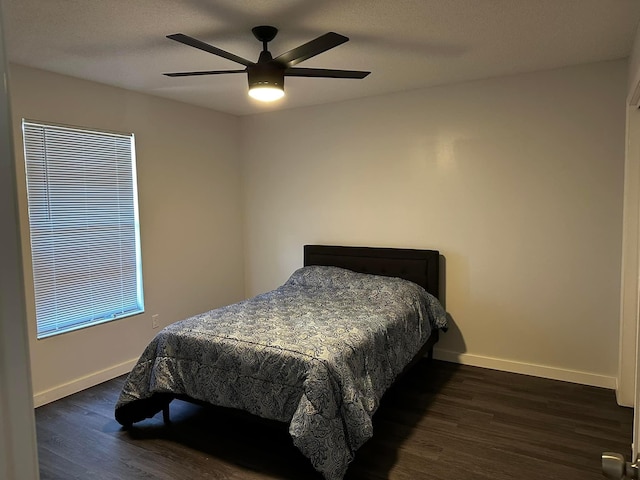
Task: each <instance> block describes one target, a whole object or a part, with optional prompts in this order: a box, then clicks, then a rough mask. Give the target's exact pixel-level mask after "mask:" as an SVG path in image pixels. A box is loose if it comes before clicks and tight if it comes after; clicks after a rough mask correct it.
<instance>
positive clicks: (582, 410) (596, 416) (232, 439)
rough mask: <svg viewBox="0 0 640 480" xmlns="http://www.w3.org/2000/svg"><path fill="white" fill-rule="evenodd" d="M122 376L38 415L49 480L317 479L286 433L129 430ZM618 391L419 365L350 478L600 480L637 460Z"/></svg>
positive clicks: (202, 418)
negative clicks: (609, 468)
mask: <svg viewBox="0 0 640 480" xmlns="http://www.w3.org/2000/svg"><path fill="white" fill-rule="evenodd" d="M123 381H124V378H123V377H120V378H116V379H114V380H111V381H109V382H106V383H103V384H101V385H98V386H96V387H93V388H91V389H88V390H85V391H83V392H80V393H78V394H75V395H72V396H70V397H67V398H64V399H62V400H59V401H57V402H54V403H51V404H49V405H45V406H43V407H40V408H38V409H37V410H36V424H37V433H38V443H39V456H40V472H41V478H42V479H43V480H46V479H64V480H68V479H81V480H88V479H92V480H93V479H118V480H128V479H167V480H180V479H185V480H196V479H225V480H238V479H243V480H244V479H247V480H265V479H287V480H301V479H309V480H316V479H318V480H320V479H321V476H320V475H318V474H317V473H316V472H315V471H314V470H313V468H312V467H311V466H310V464H309V463H308V461H307V460H306V459H305V458H304V457H303V456H302V454H300V453H299V452H298V451H297V450H296V448H295V447H294V446H293V445H292V442H291V440H290V438H289V436H288V434H287V432H286V429H285V428H276V427H274V426H273V425H268V424H264V423H261V422H256V421H252V420H250V419H248V418H246V417H244V416H239V415H235V414H233V412H229V411H228V410H219V409H203V408H201V407H197V406H195V405H191V404H186V403H183V402H179V401H174V402H173V404H172V419H173V423H172V424H171V425H170V426H169V427H165V426H164V425H163V423H162V419H161V415H157V416H156V418H153V419H150V420H147V421H145V422H141V423H139V424H137V425H136V426H135V427H134V428H133V429H132V430H130V431H124V430H122V429H121V428H120V425H118V423H117V422H116V421H115V420H114V419H113V406H114V403H115V401H116V399H117V396H118V393H119V390H120V388H121V386H122V383H123ZM632 416H633V413H632V410H631V409H627V408H622V407H618V406H617V405H616V402H615V396H614V393H613V391H611V390H604V389H599V388H593V387H585V386H580V385H574V384H570V383H563V382H558V381H553V380H545V379H540V378H534V377H527V376H524V375H516V374H509V373H504V372H497V371H492V370H486V369H481V368H476V367H469V366H461V365H456V364H451V363H446V362H438V361H433V362H427V361H426V360H423V361H421V362H419V363H418V364H417V365H416V367H415V368H414V369H413V370H411V371H410V372H409V374H408V375H406V376H405V377H404V378H403V379H402V380H401V381H400V382H399V383H398V384H397V385H396V386H395V387H394V388H393V389H392V390H390V391H389V392H388V393H387V395H386V396H385V398H384V400H383V404H382V406H381V407H380V409H379V410H378V413H377V414H376V416H375V418H374V432H375V434H374V437H373V438H372V439H371V440H369V441H368V442H367V443H366V444H365V445H364V446H363V447H362V448H361V449H360V450H359V451H358V453H357V455H356V458H355V460H354V461H353V463H352V464H351V466H350V467H349V471H348V473H347V476H346V480H356V479H358V480H365V479H366V480H378V479H392V480H421V479H443V480H444V479H446V480H449V479H458V478H468V479H470V480H471V479H472V480H484V479H486V480H502V479H505V480H506V479H509V480H511V479H532V480H533V479H536V480H538V479H559V480H571V479H576V480H588V479H594V480H595V479H601V478H602V476H601V474H600V454H601V453H602V452H603V451H606V450H612V451H619V452H621V453H624V454H625V455H627V454H628V453H630V444H631V428H632Z"/></svg>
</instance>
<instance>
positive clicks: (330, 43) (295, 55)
mask: <svg viewBox="0 0 640 480" xmlns="http://www.w3.org/2000/svg"><path fill="white" fill-rule="evenodd" d="M348 41H349V37H345V36H344V35H340V34H339V33H335V32H329V33H325V34H324V35H321V36H319V37H318V38H316V39H315V40H311V41H310V42H307V43H305V44H304V45H300V46H299V47H296V48H294V49H293V50H289V51H288V52H285V53H283V54H282V55H280V56H278V57H276V58H275V59H274V60H276V61H277V62H280V63H282V64H284V65H285V66H286V67H293V66H294V65H297V64H298V63H300V62H303V61H305V60H307V59H309V58H311V57H315V56H316V55H319V54H321V53H322V52H326V51H327V50H330V49H332V48H334V47H337V46H338V45H342V44H343V43H344V42H348Z"/></svg>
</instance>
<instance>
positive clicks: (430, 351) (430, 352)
mask: <svg viewBox="0 0 640 480" xmlns="http://www.w3.org/2000/svg"><path fill="white" fill-rule="evenodd" d="M431 360H433V347H431V348H430V349H429V351H428V352H427V361H429V362H430V361H431Z"/></svg>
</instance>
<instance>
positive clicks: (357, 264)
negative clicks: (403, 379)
mask: <svg viewBox="0 0 640 480" xmlns="http://www.w3.org/2000/svg"><path fill="white" fill-rule="evenodd" d="M439 262H440V258H439V253H438V252H437V251H435V250H413V249H393V248H374V247H344V246H327V245H305V247H304V265H303V267H302V268H300V269H298V270H296V271H295V272H293V274H292V275H291V276H290V278H289V279H288V280H287V281H286V282H285V283H284V284H283V285H281V286H280V287H278V288H277V289H275V290H272V291H271V292H266V293H264V294H261V295H258V296H256V297H254V298H251V299H248V300H245V301H242V302H239V303H236V304H233V305H229V306H227V307H222V308H219V309H215V310H211V311H209V312H205V313H203V314H200V315H196V316H194V317H191V318H189V319H186V320H183V321H180V322H176V323H174V324H172V325H169V326H168V327H166V328H165V329H163V330H162V331H161V332H159V333H158V335H156V337H155V338H154V339H153V340H152V342H151V343H150V344H149V345H148V346H147V348H146V349H145V351H144V352H143V354H142V356H141V357H140V359H139V360H138V363H137V364H136V365H135V367H134V368H133V369H132V371H131V373H130V374H129V376H128V378H127V380H126V381H125V384H124V386H123V389H122V392H121V394H120V397H119V399H118V402H117V404H116V407H115V416H116V420H117V421H118V422H119V423H120V424H121V425H123V426H124V427H125V428H130V427H131V426H132V425H133V423H135V422H138V421H141V420H144V419H145V418H150V417H152V416H154V415H155V414H157V413H158V412H160V411H163V413H164V416H165V421H168V418H169V411H168V409H169V407H168V406H169V403H170V402H171V401H172V400H173V399H175V398H178V399H182V400H187V401H193V402H195V403H205V404H212V405H217V406H222V407H230V408H235V409H239V410H242V411H245V412H248V413H250V414H253V415H257V416H259V417H262V418H266V419H269V420H276V421H278V422H284V423H286V424H288V429H289V434H290V435H291V437H292V439H293V443H294V444H295V445H296V447H297V448H298V449H299V450H300V451H301V452H302V453H303V454H304V455H305V456H306V457H307V458H309V460H310V461H311V463H312V464H313V466H314V467H315V468H316V470H318V471H319V472H321V473H322V474H323V476H324V477H325V478H326V479H327V480H340V479H342V478H343V476H344V474H345V472H346V470H347V467H348V465H349V463H350V462H351V460H352V459H353V457H354V455H355V452H356V450H357V449H358V448H359V447H360V446H361V445H362V444H363V443H364V442H365V441H366V440H367V439H369V438H370V437H371V436H372V435H373V427H372V421H371V420H372V416H373V414H374V413H375V411H376V409H377V407H378V405H379V402H380V400H381V398H382V396H383V394H384V392H385V391H386V390H387V389H388V388H389V387H390V386H391V384H392V383H393V382H394V381H395V380H396V379H397V378H398V377H399V376H400V375H401V374H402V373H403V372H404V371H406V369H408V368H410V366H411V365H412V364H413V363H414V362H415V361H417V360H419V359H420V358H421V357H423V356H425V355H427V356H430V355H431V352H432V349H433V345H434V344H435V342H436V341H437V340H438V332H439V330H441V329H445V328H446V315H445V312H444V309H443V308H442V306H441V305H440V303H439V302H438V300H437V297H438V296H439V293H440V282H439V278H440V269H439ZM407 280H408V281H407Z"/></svg>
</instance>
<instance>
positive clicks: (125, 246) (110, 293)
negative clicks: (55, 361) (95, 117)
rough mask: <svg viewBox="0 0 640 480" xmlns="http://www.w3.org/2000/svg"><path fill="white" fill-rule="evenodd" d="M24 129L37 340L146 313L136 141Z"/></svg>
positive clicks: (28, 125)
mask: <svg viewBox="0 0 640 480" xmlns="http://www.w3.org/2000/svg"><path fill="white" fill-rule="evenodd" d="M22 128H23V136H24V151H25V160H26V172H27V193H28V203H29V227H30V231H31V255H32V260H33V279H34V287H35V303H36V320H37V325H38V328H37V331H38V338H42V337H46V336H50V335H55V334H58V333H63V332H67V331H70V330H75V329H77V328H82V327H86V326H89V325H94V324H97V323H102V322H106V321H109V320H115V319H117V318H121V317H125V316H128V315H132V314H135V313H140V312H142V311H143V310H144V306H143V295H142V269H141V261H140V235H139V226H138V207H137V189H136V170H135V149H134V137H133V134H131V135H120V134H113V133H106V132H96V131H88V130H82V129H77V128H71V127H62V126H56V125H46V124H41V123H34V122H28V121H23V124H22Z"/></svg>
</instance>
